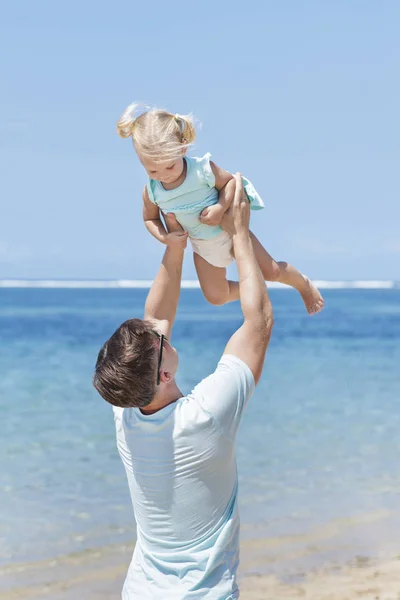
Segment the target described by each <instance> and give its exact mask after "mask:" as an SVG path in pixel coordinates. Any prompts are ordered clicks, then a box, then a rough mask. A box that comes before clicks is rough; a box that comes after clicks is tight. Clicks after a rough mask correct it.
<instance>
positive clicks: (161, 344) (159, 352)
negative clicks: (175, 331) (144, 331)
mask: <svg viewBox="0 0 400 600" xmlns="http://www.w3.org/2000/svg"><path fill="white" fill-rule="evenodd" d="M153 332H154V333H155V334H156V336H157V337H158V339H159V340H160V346H159V348H158V364H157V385H160V369H161V363H162V355H163V348H164V340H166V339H167V338H166V337H165V335H164V334H162V333H158V331H154V330H153Z"/></svg>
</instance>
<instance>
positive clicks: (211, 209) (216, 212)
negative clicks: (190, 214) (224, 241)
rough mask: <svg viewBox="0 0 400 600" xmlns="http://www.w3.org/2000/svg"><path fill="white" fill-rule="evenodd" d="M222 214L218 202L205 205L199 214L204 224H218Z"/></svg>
mask: <svg viewBox="0 0 400 600" xmlns="http://www.w3.org/2000/svg"><path fill="white" fill-rule="evenodd" d="M223 216H224V209H223V207H222V206H221V205H220V204H213V205H212V206H206V208H204V209H203V210H202V212H201V214H200V221H201V222H202V223H203V224H204V225H219V224H220V223H221V220H222V217H223Z"/></svg>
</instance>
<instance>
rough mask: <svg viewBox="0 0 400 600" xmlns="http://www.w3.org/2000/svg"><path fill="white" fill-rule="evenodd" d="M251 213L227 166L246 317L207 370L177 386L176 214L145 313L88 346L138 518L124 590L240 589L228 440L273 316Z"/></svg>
mask: <svg viewBox="0 0 400 600" xmlns="http://www.w3.org/2000/svg"><path fill="white" fill-rule="evenodd" d="M249 218H250V211H249V203H248V201H247V200H246V198H245V195H244V192H243V186H242V180H241V177H240V175H239V174H237V175H236V193H235V198H234V201H233V202H232V206H231V208H230V210H229V211H228V214H227V215H226V216H225V220H224V222H223V227H224V229H226V230H227V231H228V232H229V233H230V234H231V235H232V238H233V247H234V252H235V258H236V263H237V268H238V273H239V285H240V301H241V306H242V311H243V317H244V322H243V325H242V326H241V327H240V328H239V329H238V330H237V331H236V332H235V333H234V334H233V335H232V337H231V339H230V340H229V341H228V344H227V346H226V348H225V351H224V354H223V356H222V358H221V360H220V362H219V364H218V366H217V369H216V371H215V372H214V373H213V374H212V375H210V376H209V377H207V378H206V379H204V380H203V381H201V382H200V383H199V384H198V385H197V386H196V387H195V388H194V390H193V391H192V392H191V393H190V394H189V395H187V396H184V395H183V394H182V393H181V391H180V390H179V388H178V386H177V384H176V381H175V375H176V372H177V368H178V356H177V352H176V350H175V349H174V348H173V347H172V346H171V344H170V341H169V340H170V336H171V331H172V326H173V323H174V319H175V314H176V309H177V305H178V300H179V293H180V283H181V273H182V260H183V252H184V248H185V246H186V241H187V236H186V234H185V233H184V232H182V230H181V231H176V226H177V223H176V221H175V227H174V229H175V231H176V233H175V234H174V236H171V239H172V243H171V245H169V246H168V247H167V249H166V251H165V255H164V258H163V261H162V264H161V267H160V270H159V272H158V274H157V277H156V279H155V280H154V283H153V285H152V288H151V290H150V292H149V295H148V298H147V301H146V306H145V314H144V321H142V320H139V319H132V320H130V321H126V322H125V323H123V324H122V325H121V326H120V327H119V329H117V331H116V332H115V333H114V334H113V335H112V336H111V338H110V339H109V340H108V342H106V343H105V345H104V347H103V348H102V349H101V350H100V353H99V356H98V360H97V364H96V372H95V375H94V380H93V382H94V385H95V387H96V389H97V390H98V391H99V393H100V394H101V395H102V396H103V398H104V399H105V400H107V401H108V402H110V403H111V404H113V405H114V418H115V424H116V431H117V445H118V450H119V453H120V455H121V458H122V462H123V464H124V466H125V470H126V473H127V477H128V483H129V488H130V492H131V497H132V502H133V507H134V511H135V518H136V523H137V542H136V547H135V551H134V555H133V559H132V562H131V564H130V567H129V570H128V574H127V577H126V580H125V584H124V588H123V592H122V598H123V600H131V599H135V600H146V599H148V600H150V599H151V600H173V599H176V600H189V599H196V600H200V599H202V600H203V599H206V600H207V599H210V600H211V599H212V600H233V599H236V598H238V597H239V590H238V586H237V583H236V571H237V567H238V563H239V516H238V507H237V488H238V482H237V471H236V460H235V441H236V433H237V430H238V427H239V424H240V421H241V419H242V415H243V412H244V409H245V407H246V404H247V402H248V400H249V398H250V396H251V395H252V393H253V391H254V387H255V384H256V383H257V382H258V380H259V378H260V376H261V372H262V369H263V363H264V358H265V352H266V349H267V346H268V342H269V339H270V334H271V329H272V322H273V318H272V308H271V304H270V301H269V297H268V293H267V289H266V286H265V282H264V280H263V277H262V275H261V272H260V269H259V267H258V265H257V262H256V260H255V257H254V253H253V247H252V243H251V239H250V235H249ZM170 225H171V223H170ZM178 227H179V226H178Z"/></svg>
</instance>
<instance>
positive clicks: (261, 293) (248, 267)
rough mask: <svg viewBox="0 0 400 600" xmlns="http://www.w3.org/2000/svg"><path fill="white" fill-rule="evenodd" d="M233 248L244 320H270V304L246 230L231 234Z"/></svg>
mask: <svg viewBox="0 0 400 600" xmlns="http://www.w3.org/2000/svg"><path fill="white" fill-rule="evenodd" d="M233 248H234V252H235V259H236V265H237V269H238V274H239V290H240V303H241V306H242V311H243V316H244V319H245V320H253V319H257V318H263V319H269V318H270V319H271V320H272V314H273V313H272V306H271V302H270V299H269V295H268V291H267V287H266V285H265V281H264V278H263V276H262V274H261V271H260V267H259V266H258V263H257V260H256V258H255V255H254V250H253V244H252V241H251V238H250V236H249V232H248V231H243V232H240V233H238V234H236V235H234V236H233Z"/></svg>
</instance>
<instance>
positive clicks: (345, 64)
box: [0, 0, 400, 280]
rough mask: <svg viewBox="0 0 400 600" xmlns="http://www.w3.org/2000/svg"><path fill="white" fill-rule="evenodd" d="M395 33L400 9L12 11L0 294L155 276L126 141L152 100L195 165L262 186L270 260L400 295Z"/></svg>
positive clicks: (341, 5)
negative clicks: (189, 136)
mask: <svg viewBox="0 0 400 600" xmlns="http://www.w3.org/2000/svg"><path fill="white" fill-rule="evenodd" d="M399 26H400V3H399V2H398V1H397V0H393V1H391V0H386V1H385V2H376V1H375V0H363V1H361V0H359V1H356V0H336V1H335V2H333V1H330V2H329V1H323V0H319V1H315V2H314V1H308V0H304V1H299V0H292V1H290V0H287V1H281V2H277V1H274V2H272V1H266V2H260V1H259V0H258V1H257V2H254V1H253V0H250V1H248V2H240V3H239V2H226V1H225V0H220V1H218V2H207V1H206V0H205V1H204V2H172V3H167V2H158V1H156V2H152V3H140V4H139V3H136V2H125V1H122V2H118V1H116V2H114V3H111V2H103V1H101V0H98V1H96V2H92V1H91V0H87V1H85V2H77V1H76V0H70V1H69V2H68V3H60V2H54V0H52V1H50V0H42V1H41V0H38V2H31V1H29V2H28V1H26V0H22V1H19V2H14V3H11V2H9V3H2V6H1V19H0V39H1V42H0V43H1V46H2V48H1V53H0V56H1V57H0V61H1V72H2V84H3V85H2V93H1V95H0V109H1V110H0V194H1V214H0V278H5V277H15V278H129V279H138V278H145V279H150V278H152V277H153V276H154V274H155V272H156V269H157V267H158V261H159V259H160V257H161V254H162V251H163V247H162V246H161V245H160V244H159V243H158V242H157V241H156V240H155V239H153V238H152V237H151V236H150V235H149V234H148V233H147V231H146V230H145V228H144V226H143V224H142V220H141V190H142V187H143V184H144V182H145V173H144V172H143V171H142V168H141V166H140V165H139V164H138V161H137V159H136V157H135V154H134V151H133V149H132V146H131V143H130V141H128V140H121V139H120V138H118V136H117V135H116V133H115V123H116V121H117V119H118V117H119V115H120V113H121V112H122V110H123V109H124V108H125V106H126V105H127V104H129V103H130V102H131V101H133V100H141V101H146V102H148V103H150V104H152V105H157V106H161V107H166V108H168V109H170V110H171V111H172V112H181V113H185V112H190V111H191V112H193V113H194V114H195V115H196V117H197V118H198V119H199V120H200V121H201V123H202V128H201V130H200V132H199V135H198V141H197V143H196V147H195V148H194V149H193V152H192V154H194V155H203V154H204V153H205V152H207V151H209V152H211V153H212V156H213V159H214V160H215V162H216V163H217V164H219V165H221V166H222V167H224V168H226V169H228V170H231V171H236V170H241V171H242V172H243V173H244V174H245V175H246V176H247V177H249V178H250V179H251V180H252V181H253V183H254V184H255V185H256V187H257V189H258V191H259V192H260V193H261V195H262V197H263V198H264V201H265V203H266V205H267V208H266V210H265V211H263V212H261V213H255V214H254V215H253V223H252V228H253V230H254V231H255V233H256V234H257V235H258V236H259V237H260V239H261V241H262V242H263V243H264V245H265V247H266V248H267V249H268V250H269V251H270V253H271V254H273V256H275V258H277V259H281V260H287V261H289V262H291V263H292V264H294V265H296V266H297V267H298V268H300V269H301V270H303V271H304V272H306V273H307V274H309V275H310V276H311V277H314V278H318V279H342V278H343V279H357V278H370V279H377V278H390V279H398V280H400V235H399V231H400V202H399V200H400V184H399V165H400V162H399V159H400V117H399V107H400V78H399V64H400V36H399ZM184 276H185V277H186V278H194V276H195V272H194V268H193V265H192V257H191V254H190V252H188V253H187V258H186V260H185V267H184Z"/></svg>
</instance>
